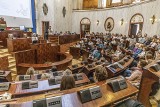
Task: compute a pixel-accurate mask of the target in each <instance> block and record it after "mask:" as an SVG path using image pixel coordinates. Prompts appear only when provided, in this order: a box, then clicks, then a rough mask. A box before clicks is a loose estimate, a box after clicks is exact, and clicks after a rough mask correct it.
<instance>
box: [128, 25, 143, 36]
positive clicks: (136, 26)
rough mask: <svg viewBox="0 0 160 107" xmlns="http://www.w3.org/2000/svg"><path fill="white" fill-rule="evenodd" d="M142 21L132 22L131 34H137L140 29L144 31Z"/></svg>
mask: <svg viewBox="0 0 160 107" xmlns="http://www.w3.org/2000/svg"><path fill="white" fill-rule="evenodd" d="M142 26H143V24H142V23H134V24H133V23H132V24H131V33H130V35H137V33H138V31H139V30H141V31H142Z"/></svg>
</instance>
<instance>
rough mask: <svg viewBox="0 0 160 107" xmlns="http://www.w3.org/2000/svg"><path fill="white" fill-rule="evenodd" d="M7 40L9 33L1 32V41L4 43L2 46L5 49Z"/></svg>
mask: <svg viewBox="0 0 160 107" xmlns="http://www.w3.org/2000/svg"><path fill="white" fill-rule="evenodd" d="M7 38H8V33H7V32H0V41H2V43H1V45H2V46H4V47H7Z"/></svg>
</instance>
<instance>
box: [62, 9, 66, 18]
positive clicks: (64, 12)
mask: <svg viewBox="0 0 160 107" xmlns="http://www.w3.org/2000/svg"><path fill="white" fill-rule="evenodd" d="M62 14H63V17H64V18H65V16H66V7H63V9H62Z"/></svg>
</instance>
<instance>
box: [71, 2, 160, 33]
mask: <svg viewBox="0 0 160 107" xmlns="http://www.w3.org/2000/svg"><path fill="white" fill-rule="evenodd" d="M159 4H160V0H153V1H151V2H146V3H143V4H136V5H132V6H124V7H121V8H120V7H118V8H112V9H104V10H94V11H87V10H86V11H84V10H74V11H73V17H72V32H77V33H80V21H81V19H82V18H84V17H88V18H89V19H90V21H91V32H103V33H106V31H105V28H104V23H105V20H106V19H107V17H113V19H114V22H115V27H114V29H113V31H112V33H122V34H126V35H128V30H129V23H130V19H131V17H132V16H133V15H134V14H136V13H140V14H142V15H143V17H144V25H143V30H142V33H143V34H144V33H147V34H148V35H150V36H153V35H155V34H160V30H159V27H160V19H159V18H160V12H159V11H158V8H159ZM153 15H155V16H156V18H157V21H156V22H155V24H153V25H152V24H151V21H150V18H151V17H152V16H153ZM122 18H123V19H124V21H125V23H124V24H123V25H122V26H121V25H120V20H121V19H122ZM97 20H99V25H98V26H97V23H96V21H97Z"/></svg>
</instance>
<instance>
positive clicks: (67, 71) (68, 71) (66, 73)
mask: <svg viewBox="0 0 160 107" xmlns="http://www.w3.org/2000/svg"><path fill="white" fill-rule="evenodd" d="M71 74H72V71H71V70H70V69H66V70H65V71H63V76H67V75H71Z"/></svg>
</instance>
